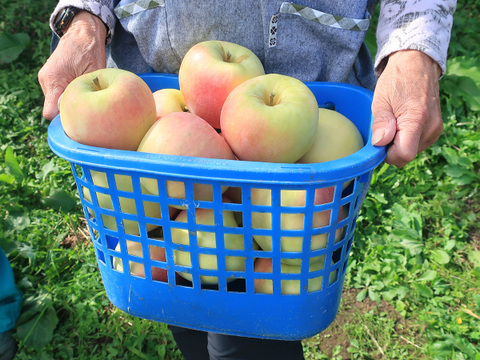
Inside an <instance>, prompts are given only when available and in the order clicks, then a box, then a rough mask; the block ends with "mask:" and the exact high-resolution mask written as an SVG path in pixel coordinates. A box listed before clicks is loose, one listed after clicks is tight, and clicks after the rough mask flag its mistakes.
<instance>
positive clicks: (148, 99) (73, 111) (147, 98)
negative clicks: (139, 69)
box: [59, 69, 156, 151]
mask: <svg viewBox="0 0 480 360" xmlns="http://www.w3.org/2000/svg"><path fill="white" fill-rule="evenodd" d="M59 107H60V119H61V122H62V126H63V129H64V131H65V133H66V134H67V135H68V136H69V137H70V138H71V139H72V140H74V141H77V142H79V143H81V144H84V145H90V146H97V147H104V148H109V149H122V150H133V151H134V150H136V149H137V148H138V145H139V144H140V141H141V140H142V138H143V136H144V135H145V133H146V132H147V131H148V129H149V128H150V127H151V126H152V125H153V123H154V122H155V120H156V110H155V100H154V98H153V94H152V91H151V90H150V88H149V87H148V85H147V84H146V83H145V82H144V81H143V79H141V78H140V77H139V76H138V75H136V74H134V73H132V72H130V71H127V70H122V69H100V70H96V71H93V72H91V73H88V74H84V75H81V76H79V77H77V78H75V79H74V80H73V81H72V82H71V83H70V84H69V85H68V86H67V87H66V89H65V91H64V93H63V95H62V97H61V99H60V106H59Z"/></svg>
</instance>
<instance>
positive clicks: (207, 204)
mask: <svg viewBox="0 0 480 360" xmlns="http://www.w3.org/2000/svg"><path fill="white" fill-rule="evenodd" d="M141 77H142V78H143V79H144V80H145V82H146V83H147V84H148V85H149V86H150V88H151V89H152V91H155V90H158V89H160V88H178V79H177V77H176V76H173V75H162V74H141ZM307 85H308V86H309V87H310V89H311V90H312V91H313V92H314V94H315V96H316V97H317V100H318V103H319V104H324V103H332V104H334V106H335V109H336V110H337V111H338V112H340V113H342V114H344V115H345V116H347V117H348V118H349V119H351V120H352V121H353V122H354V123H355V124H356V125H357V127H358V128H359V130H360V132H361V134H362V136H363V139H364V141H365V144H366V145H365V146H364V147H363V148H362V149H361V150H360V151H358V152H356V153H355V154H352V155H350V156H348V157H346V158H343V159H340V160H335V161H330V162H326V163H319V164H278V163H262V162H249V161H234V160H217V159H205V158H193V157H182V156H170V155H168V156H167V155H158V154H146V153H136V152H131V151H123V150H110V149H103V148H97V147H91V146H85V145H82V144H79V143H77V142H74V141H72V140H71V139H69V138H68V137H67V136H66V135H65V133H64V131H63V128H62V126H61V122H60V118H59V117H57V118H55V119H54V120H53V121H52V123H51V125H50V126H49V129H48V141H49V145H50V147H51V149H52V150H53V152H54V153H55V154H57V155H58V156H60V157H62V158H64V159H66V160H68V161H69V162H70V163H71V165H72V171H73V175H74V177H75V181H76V184H77V188H78V192H79V195H80V198H81V201H82V205H83V210H84V213H85V216H86V219H87V222H88V227H89V230H90V235H91V239H92V242H93V245H94V248H95V252H96V257H97V261H98V267H99V269H100V272H101V276H102V279H103V283H104V286H105V289H106V293H107V296H108V298H109V299H110V301H111V302H112V303H113V304H114V305H115V306H116V307H118V308H119V309H121V310H123V311H125V312H127V313H129V314H132V315H134V316H137V317H141V318H146V319H151V320H155V321H159V322H164V323H168V324H173V325H177V326H183V327H187V328H193V329H198V330H206V331H213V332H218V333H225V334H232V335H240V336H248V337H262V338H271V339H285V340H298V339H305V338H308V337H310V336H313V335H315V334H317V333H319V332H321V331H322V330H324V329H326V328H327V327H328V326H329V325H330V324H331V323H332V321H333V320H334V318H335V316H336V314H337V311H338V308H339V304H340V299H341V294H342V288H343V282H344V277H345V270H346V266H347V261H348V255H349V251H350V247H351V245H352V241H353V236H354V231H355V222H356V218H357V215H358V213H359V211H360V208H361V206H362V203H363V200H364V198H365V195H366V193H367V190H368V187H369V185H370V180H371V176H372V172H373V171H374V169H375V167H377V166H378V165H379V164H381V162H382V161H383V160H384V158H385V155H386V149H385V148H384V147H374V146H372V145H370V140H371V123H372V115H371V110H370V106H371V101H372V93H371V92H370V91H368V90H365V89H362V88H360V87H356V86H351V85H345V84H339V83H307ZM339 136H341V134H339ZM98 179H102V180H98ZM144 179H155V180H156V181H157V182H158V194H151V193H147V192H145V191H143V188H142V185H141V183H142V181H143V180H144ZM125 180H126V181H127V183H128V186H125ZM168 181H176V182H179V183H183V184H184V188H185V198H184V199H177V198H171V197H169V196H167V190H166V183H167V182H168ZM117 183H118V186H117V185H116V184H117ZM120 184H123V185H121V186H120ZM194 184H207V185H208V186H211V189H212V192H213V199H212V200H211V201H201V200H198V199H195V197H194V191H193V188H194ZM346 184H348V186H346ZM224 187H229V188H230V190H233V191H235V192H236V193H237V194H239V199H240V200H239V201H237V202H223V201H222V189H224ZM324 187H333V188H334V193H333V194H334V196H333V201H332V202H331V203H327V204H321V205H315V204H314V202H313V199H314V194H315V190H316V189H318V188H324ZM251 189H267V190H268V191H270V194H271V204H272V205H271V206H265V205H258V204H255V203H253V204H252V201H251V196H250V193H251ZM286 190H303V191H305V192H306V201H305V206H301V207H285V206H281V202H280V198H281V196H282V193H283V192H284V191H286ZM105 198H107V199H109V200H108V205H105V201H104V200H105ZM126 202H130V203H134V204H135V208H136V213H135V211H133V212H132V211H130V213H128V212H127V211H126V210H125V207H124V204H125V203H126ZM147 204H148V206H150V207H157V209H158V212H159V213H160V214H159V216H155V217H150V216H149V214H147V215H146V214H145V212H144V211H143V209H144V205H145V206H146V205H147ZM178 205H183V206H185V207H186V209H187V215H188V221H187V222H186V223H183V222H182V223H181V222H178V221H175V220H174V219H171V218H170V216H169V211H171V209H172V207H175V206H178ZM340 208H342V211H343V213H344V215H345V217H344V218H343V219H341V220H340V221H337V219H338V214H339V212H340V211H341V210H340ZM197 209H213V211H214V214H215V225H204V224H197V223H196V217H195V213H196V211H197ZM224 211H233V212H234V214H235V215H236V216H237V218H238V219H241V220H242V221H241V225H240V226H239V227H229V226H223V225H222V224H223V221H222V216H223V214H224ZM320 211H324V212H325V211H327V212H328V213H329V215H330V222H329V224H328V225H327V226H325V227H321V228H314V227H313V226H312V219H313V216H314V214H315V213H316V212H320ZM255 213H270V214H271V219H272V228H271V229H257V228H254V227H253V226H252V214H255ZM293 213H294V214H300V216H302V217H303V219H304V225H303V228H302V229H300V230H286V229H282V228H281V227H280V219H281V217H282V216H284V215H285V214H293ZM112 224H113V225H112ZM132 224H133V226H134V228H135V231H132V230H131V229H132V226H131V225H132ZM152 228H155V230H153V231H149V230H151V229H152ZM173 228H176V229H178V228H180V229H184V230H186V231H188V234H189V245H188V244H187V245H185V244H184V245H182V244H178V243H176V242H174V241H172V236H171V229H173ZM338 229H340V231H341V232H342V234H343V235H342V236H341V238H338V237H337V239H336V238H335V234H336V233H338V232H337V230H338ZM198 231H203V232H211V233H213V234H214V235H215V238H216V239H217V244H216V245H217V247H216V248H204V247H200V246H198V244H197V234H198ZM152 234H156V235H155V236H154V235H152ZM158 234H160V238H159V236H158ZM225 234H237V235H241V236H243V239H244V247H243V249H240V250H233V249H228V248H225V246H224V243H223V241H220V240H222V239H223V238H224V235H225ZM319 234H326V235H325V236H326V237H327V239H328V240H327V241H326V246H325V247H324V248H320V249H314V250H311V249H310V241H311V239H312V236H315V235H319ZM256 235H264V236H267V237H269V238H270V239H271V240H272V242H271V243H272V249H271V251H267V250H261V249H258V248H257V247H256V246H255V245H254V244H255V243H254V241H253V240H252V239H253V237H254V236H256ZM289 237H297V238H298V237H300V239H301V242H302V245H303V247H302V249H304V250H303V251H300V252H285V251H282V250H281V247H280V242H281V239H284V238H289ZM127 244H128V246H130V245H132V244H136V246H137V247H138V248H141V251H140V252H138V251H137V252H132V251H130V252H129V250H128V249H127ZM154 246H157V247H159V248H162V249H164V250H165V255H166V259H165V261H157V260H153V259H151V258H150V255H149V253H150V250H152V249H154V248H153V247H154ZM176 251H182V252H184V253H185V252H186V253H188V254H189V255H190V259H191V266H185V265H184V266H182V265H178V264H176V263H175V261H174V254H175V252H176ZM201 254H209V255H215V256H216V260H217V270H212V269H203V268H200V266H199V261H198V259H199V255H201ZM227 256H232V257H236V258H237V259H241V260H242V262H244V267H243V268H242V269H240V270H238V269H236V270H235V271H233V270H227V268H226V265H225V264H226V262H225V259H227ZM259 257H261V258H269V259H271V260H272V264H273V267H272V270H271V272H256V271H254V260H255V259H256V258H259ZM286 258H290V259H291V258H296V259H298V260H297V261H300V262H301V264H302V265H301V267H300V268H299V269H300V272H299V273H282V272H281V270H280V263H281V261H282V259H286ZM311 258H316V259H322V266H321V268H318V267H317V268H316V269H315V270H313V271H309V270H310V267H309V262H310V259H311ZM119 263H121V264H122V266H121V267H119V266H117V265H115V264H119ZM139 266H140V267H141V269H142V270H143V274H141V275H138V272H137V273H136V275H135V274H131V273H130V269H134V268H135V267H137V268H138V267H139ZM159 269H163V270H164V271H166V272H167V276H168V277H167V279H166V281H157V280H154V279H152V270H153V272H155V271H159ZM178 273H189V274H191V275H190V276H191V279H192V280H191V281H187V280H184V279H183V278H182V277H181V276H179V275H178ZM142 275H143V276H142ZM201 276H211V277H213V278H215V279H216V280H217V282H218V284H216V285H205V284H202V282H201V281H200V279H201V278H200V277H201ZM232 279H234V280H233V281H232ZM255 279H264V281H268V282H269V284H270V285H271V288H272V293H258V292H255V287H254V283H255ZM292 280H296V281H297V285H298V284H299V287H298V289H299V293H298V294H282V288H283V284H286V282H287V281H292ZM310 282H312V283H313V282H315V283H316V284H317V285H318V287H317V288H316V290H315V291H311V289H310V291H309V284H310ZM318 288H319V289H318Z"/></svg>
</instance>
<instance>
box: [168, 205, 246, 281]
mask: <svg viewBox="0 0 480 360" xmlns="http://www.w3.org/2000/svg"><path fill="white" fill-rule="evenodd" d="M187 216H188V215H187V211H186V210H183V211H181V212H180V214H178V216H177V217H176V218H175V221H176V222H183V223H185V222H187ZM195 219H196V223H197V224H202V225H210V226H212V229H211V231H207V230H197V231H196V236H197V246H198V248H199V253H200V254H199V255H198V264H199V268H200V269H211V270H217V269H218V263H217V261H219V259H217V255H215V254H201V251H202V248H216V247H217V246H219V244H218V242H219V241H222V242H223V245H222V246H223V247H224V249H231V250H245V244H244V240H243V235H240V234H230V233H225V234H224V236H223V238H217V237H216V234H215V227H214V226H215V213H214V211H213V210H212V209H207V208H197V209H195ZM223 226H225V227H231V228H235V227H238V224H237V222H236V220H235V217H234V214H233V212H232V211H228V210H225V211H223ZM189 233H190V232H189V230H188V229H181V228H176V227H175V225H174V224H172V227H171V235H172V242H173V243H175V244H182V245H190V237H189ZM254 246H255V245H254ZM191 256H192V255H191V252H190V251H189V248H188V247H185V248H184V250H174V259H175V264H177V265H182V266H187V267H191V266H192V260H191ZM245 260H246V258H245V257H244V256H230V255H229V256H225V258H224V261H225V269H226V270H227V271H245ZM179 274H180V275H182V276H183V277H184V278H185V279H187V280H189V281H192V274H190V273H187V272H179ZM230 280H234V279H227V281H230ZM200 281H201V282H202V283H204V284H217V283H218V277H217V276H207V275H201V276H200Z"/></svg>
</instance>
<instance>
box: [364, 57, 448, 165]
mask: <svg viewBox="0 0 480 360" xmlns="http://www.w3.org/2000/svg"><path fill="white" fill-rule="evenodd" d="M440 73H441V69H440V67H439V66H438V64H437V63H435V62H434V61H433V60H432V59H431V58H430V57H429V56H427V55H425V54H424V53H422V52H420V51H416V50H405V51H399V52H396V53H394V54H392V55H390V57H389V59H388V63H387V65H386V67H385V70H384V71H383V72H382V74H381V75H380V77H379V79H378V83H377V86H376V88H375V91H374V96H373V103H372V113H373V118H374V122H373V127H372V131H373V135H372V143H373V144H374V145H379V146H380V145H381V146H383V145H389V147H388V152H387V157H386V159H385V162H387V163H388V164H391V165H395V166H397V167H403V166H405V165H406V164H407V163H409V162H410V161H412V160H413V159H415V157H416V156H417V154H419V153H420V152H422V151H424V150H425V149H427V148H428V147H429V146H430V145H432V144H433V143H435V142H436V141H437V140H438V138H439V137H440V135H441V134H442V132H443V121H442V115H441V110H440V100H439V85H438V79H439V77H440Z"/></svg>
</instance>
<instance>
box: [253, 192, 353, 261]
mask: <svg viewBox="0 0 480 360" xmlns="http://www.w3.org/2000/svg"><path fill="white" fill-rule="evenodd" d="M306 194H307V192H306V190H288V189H284V190H281V193H280V197H281V199H280V204H281V206H282V207H298V208H299V210H298V212H297V213H285V212H282V213H281V214H280V229H281V230H303V229H304V220H305V215H304V212H305V210H304V207H305V206H306V205H307V204H306ZM333 195H334V187H326V188H318V189H316V190H315V197H314V204H315V205H320V204H327V203H331V202H332V201H333ZM251 199H252V205H262V206H271V205H272V197H271V191H270V190H267V189H259V188H252V189H251ZM307 206H308V205H307ZM302 207H303V210H302ZM330 217H331V210H323V211H316V212H314V213H313V219H312V228H313V229H319V228H322V227H325V226H328V225H330V220H331V219H330ZM343 218H344V212H343V207H340V208H339V211H338V219H333V221H334V222H338V221H340V220H342V219H343ZM252 227H253V228H255V229H272V213H271V212H266V213H264V212H252ZM342 236H343V229H342V228H340V229H338V230H337V231H336V233H335V240H336V241H338V240H340V239H341V238H342ZM254 237H255V240H256V242H257V243H258V245H259V246H260V248H261V249H262V250H265V251H272V249H273V247H272V241H273V239H272V237H271V236H267V235H258V234H256V235H254ZM327 240H328V233H322V234H317V235H313V236H312V237H311V243H310V249H302V246H303V236H281V237H280V249H281V251H282V252H297V253H301V252H302V251H309V250H318V249H322V248H325V247H326V246H327ZM311 260H312V262H315V260H316V258H312V259H311ZM282 262H284V263H287V264H291V265H299V264H300V263H301V259H288V258H282Z"/></svg>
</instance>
